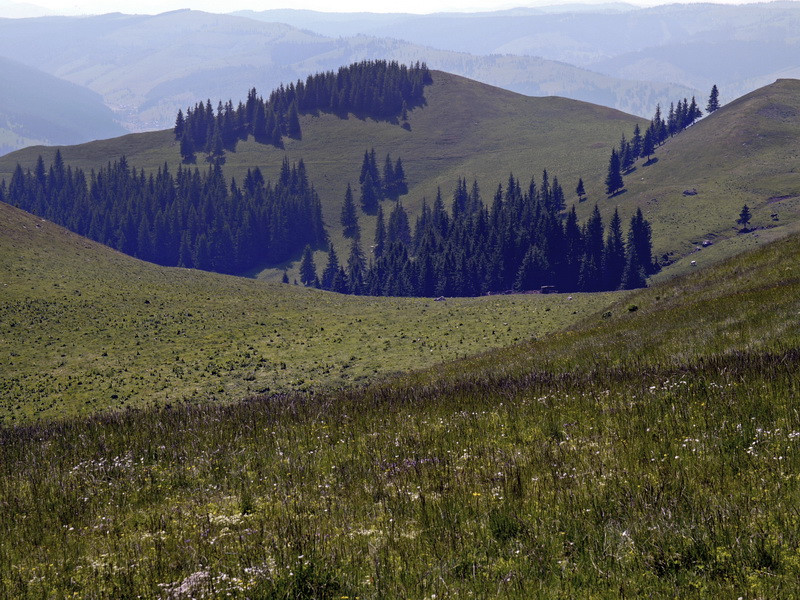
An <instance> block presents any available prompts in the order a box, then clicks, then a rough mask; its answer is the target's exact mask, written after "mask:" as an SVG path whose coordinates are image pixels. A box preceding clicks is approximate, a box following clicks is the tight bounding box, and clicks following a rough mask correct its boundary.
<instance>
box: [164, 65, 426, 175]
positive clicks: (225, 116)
mask: <svg viewBox="0 0 800 600" xmlns="http://www.w3.org/2000/svg"><path fill="white" fill-rule="evenodd" d="M431 82H432V79H431V74H430V71H429V70H428V67H427V66H426V65H425V63H422V64H420V63H416V64H415V65H412V66H406V65H401V64H399V63H397V62H394V61H392V62H387V61H384V60H375V61H362V62H360V63H354V64H352V65H350V66H348V67H341V68H340V69H339V71H338V72H336V73H334V72H333V71H327V72H324V73H317V74H316V75H309V76H308V78H307V79H306V81H305V82H303V81H301V80H298V81H297V83H290V84H289V85H288V86H287V87H284V86H283V85H281V86H280V87H278V89H276V90H273V91H272V93H271V94H270V95H269V98H268V99H266V100H265V99H264V98H262V97H261V96H259V95H258V92H256V90H255V88H253V89H251V90H250V91H249V92H248V94H247V101H246V102H245V103H242V102H239V104H238V106H236V107H235V108H234V106H233V103H232V102H231V101H230V100H229V101H228V102H227V103H225V104H222V102H220V103H218V105H217V109H216V112H215V111H214V109H213V107H212V105H211V100H207V101H206V102H205V103H203V102H199V103H197V104H195V106H194V108H191V107H190V108H188V109H187V111H186V114H184V113H183V111H182V110H181V111H178V116H177V118H176V120H175V127H174V130H173V131H174V133H175V139H177V140H179V141H180V143H181V155H182V156H183V158H184V160H185V161H186V162H193V161H194V160H195V158H196V157H195V154H196V153H198V152H204V153H206V154H207V155H208V157H209V159H211V160H221V159H222V157H223V155H224V152H225V150H231V151H233V150H235V149H236V143H237V141H238V140H244V139H247V137H248V136H250V135H252V136H253V137H254V139H255V140H256V141H257V142H260V143H263V144H272V145H274V146H277V147H281V145H282V139H283V137H285V136H287V137H290V138H295V139H299V138H300V137H301V136H302V131H301V128H300V120H299V115H300V114H307V113H315V112H326V113H334V114H339V115H346V114H347V113H354V114H356V115H359V116H362V117H372V118H375V119H398V118H400V119H403V120H405V119H406V112H407V111H408V110H409V109H411V108H414V107H415V106H420V105H422V104H423V103H424V101H425V98H424V87H425V86H426V85H428V84H430V83H431Z"/></svg>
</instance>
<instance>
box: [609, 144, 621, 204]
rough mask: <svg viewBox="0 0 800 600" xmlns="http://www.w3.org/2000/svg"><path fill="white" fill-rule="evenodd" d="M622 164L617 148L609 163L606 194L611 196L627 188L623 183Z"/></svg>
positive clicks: (612, 152)
mask: <svg viewBox="0 0 800 600" xmlns="http://www.w3.org/2000/svg"><path fill="white" fill-rule="evenodd" d="M621 169H622V163H621V161H620V159H619V154H618V153H617V150H616V148H615V149H614V150H612V151H611V158H610V159H609V161H608V174H607V175H606V193H607V194H608V195H609V196H611V195H613V194H616V193H617V192H618V191H620V190H621V189H622V188H623V187H625V183H624V182H623V181H622V171H621Z"/></svg>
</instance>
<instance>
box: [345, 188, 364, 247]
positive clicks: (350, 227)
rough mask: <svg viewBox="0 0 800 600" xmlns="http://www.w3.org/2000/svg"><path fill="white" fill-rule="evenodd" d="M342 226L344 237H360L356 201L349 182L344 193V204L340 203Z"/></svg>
mask: <svg viewBox="0 0 800 600" xmlns="http://www.w3.org/2000/svg"><path fill="white" fill-rule="evenodd" d="M342 228H343V233H344V237H346V238H359V237H361V228H360V227H359V226H358V211H357V209H356V203H355V202H354V201H353V190H352V188H351V187H350V184H349V183H348V184H347V190H346V191H345V193H344V204H343V205H342Z"/></svg>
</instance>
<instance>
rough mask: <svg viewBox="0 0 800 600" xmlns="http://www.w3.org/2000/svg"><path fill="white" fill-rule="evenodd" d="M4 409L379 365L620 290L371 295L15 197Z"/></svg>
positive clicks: (1, 418) (286, 384) (500, 334)
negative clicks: (231, 268) (137, 248)
mask: <svg viewBox="0 0 800 600" xmlns="http://www.w3.org/2000/svg"><path fill="white" fill-rule="evenodd" d="M0 231H2V235H1V236H0V272H2V273H3V280H2V282H1V286H0V298H1V299H2V303H0V357H2V364H3V365H4V368H3V369H2V370H1V371H0V422H4V423H6V424H11V423H20V422H30V421H31V420H36V419H42V418H46V419H54V418H61V417H65V416H74V415H79V414H92V413H95V412H98V411H107V410H111V409H119V408H123V407H124V408H141V407H144V406H148V405H154V404H157V405H163V404H165V403H183V402H194V403H196V402H207V401H225V402H229V401H232V400H238V399H240V398H242V397H244V396H247V395H250V394H257V393H274V392H286V391H289V390H302V391H314V390H319V389H322V388H331V387H333V388H338V387H344V386H353V385H364V384H366V383H369V382H371V381H373V380H374V379H375V378H377V377H379V376H383V375H386V374H388V373H394V372H404V371H409V370H412V369H418V368H421V367H425V366H430V365H433V364H435V363H438V362H442V361H444V360H449V359H453V358H457V357H463V356H466V355H470V354H475V353H479V352H482V351H485V350H488V349H491V348H499V347H502V346H507V345H509V344H513V343H516V342H519V341H522V340H527V339H530V338H531V337H541V336H544V335H547V334H549V333H551V332H553V331H555V330H557V329H560V328H562V327H564V326H566V325H568V324H571V323H574V322H576V321H578V320H579V319H581V318H583V317H584V316H586V315H588V314H590V313H592V312H595V311H596V310H599V309H600V308H602V306H604V305H605V304H607V303H608V302H610V301H611V300H612V299H613V298H615V297H616V296H617V294H613V293H612V294H600V295H592V294H575V295H573V296H572V297H571V299H567V297H565V296H563V295H535V294H534V295H513V296H492V297H484V298H450V299H447V300H446V301H444V302H436V301H434V300H433V299H432V298H428V299H420V298H408V299H407V298H365V297H352V296H342V295H339V294H332V293H328V292H321V291H318V290H313V289H307V288H304V287H303V286H295V285H284V284H273V283H266V282H262V281H256V280H252V279H243V278H237V277H226V276H222V275H217V274H213V273H205V272H200V271H192V270H186V269H168V268H161V267H156V266H154V265H151V264H148V263H143V262H141V261H138V260H135V259H132V258H130V257H127V256H124V255H122V254H119V253H117V252H114V251H112V250H110V249H108V248H106V247H105V246H101V245H99V244H95V243H93V242H90V241H88V240H86V239H84V238H81V237H79V236H77V235H74V234H71V233H69V232H67V231H66V230H64V229H62V228H60V227H57V226H55V225H53V224H51V223H48V222H45V221H42V220H41V219H38V218H36V217H33V216H31V215H29V214H27V213H24V212H22V211H19V210H17V209H15V208H12V207H10V206H8V205H0Z"/></svg>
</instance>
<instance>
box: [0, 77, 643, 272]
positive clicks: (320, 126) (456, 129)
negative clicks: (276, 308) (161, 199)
mask: <svg viewBox="0 0 800 600" xmlns="http://www.w3.org/2000/svg"><path fill="white" fill-rule="evenodd" d="M433 78H434V84H433V85H432V86H430V87H428V88H426V99H427V106H426V107H424V108H421V109H416V110H414V111H412V112H411V114H410V118H409V122H410V124H411V131H406V130H404V129H402V128H401V127H399V126H398V125H393V124H390V123H386V122H375V121H372V120H359V119H356V118H353V117H351V118H349V119H348V120H341V119H339V118H337V117H333V116H330V115H323V116H320V117H312V116H306V117H304V118H303V119H302V120H301V123H302V126H303V139H302V140H299V141H298V140H286V150H285V151H284V150H279V149H275V148H273V147H270V146H263V145H260V144H256V143H254V142H252V141H249V142H246V143H240V144H239V145H238V148H237V152H235V153H228V155H227V162H226V165H225V168H226V170H227V171H228V173H230V174H231V175H234V176H235V177H236V178H237V180H238V181H240V182H241V180H242V177H243V174H244V172H246V170H247V168H251V167H255V166H259V167H260V168H261V169H262V171H264V173H265V176H266V177H269V178H272V179H274V178H275V177H276V176H277V174H278V171H279V169H280V164H281V162H282V160H283V158H284V156H288V157H289V159H290V160H292V161H296V160H299V159H300V158H302V159H303V160H304V161H305V163H306V165H307V167H308V171H309V175H310V177H311V180H312V182H313V183H314V185H315V186H316V188H317V190H318V191H319V192H320V195H321V197H322V201H323V211H324V217H325V221H326V223H327V224H328V227H329V229H330V231H331V237H332V239H333V241H334V244H335V245H336V249H337V252H338V253H339V256H345V257H346V256H347V252H348V250H349V244H347V243H345V241H344V240H343V238H342V237H341V234H340V229H341V228H340V225H339V218H340V214H341V206H342V203H343V201H344V191H345V188H346V186H347V182H348V181H349V182H352V183H353V184H355V186H356V188H357V186H358V176H359V173H360V170H361V161H362V159H363V156H364V150H365V149H368V148H372V147H374V148H375V151H376V153H377V156H378V160H379V163H380V164H379V166H380V167H381V168H382V167H383V160H384V158H385V156H386V154H387V153H391V155H392V158H393V159H394V160H396V159H397V158H398V157H401V158H402V159H403V164H404V168H405V171H406V176H407V178H408V182H409V188H410V189H409V194H408V195H407V196H405V197H404V198H403V204H404V206H406V207H407V209H410V210H411V211H412V212H413V211H416V210H417V209H418V208H419V207H420V205H421V201H422V198H423V197H427V199H428V201H429V202H431V201H432V200H433V198H434V197H435V195H436V189H437V187H438V186H441V188H442V192H443V194H445V198H447V199H448V201H449V198H450V195H451V193H452V190H453V188H454V187H455V184H456V181H457V179H458V178H459V177H466V178H467V179H468V180H470V182H471V181H472V180H473V179H477V180H478V181H479V183H480V184H481V185H482V186H483V188H482V192H483V195H484V201H485V202H487V203H489V202H491V198H492V195H493V194H494V191H495V189H496V187H497V184H498V183H501V182H502V183H505V182H506V181H507V179H508V174H509V172H513V173H514V174H515V175H516V176H517V177H519V178H521V179H522V180H523V181H524V182H526V183H527V181H528V180H529V179H530V177H531V175H534V176H535V177H536V179H537V181H539V180H540V179H541V174H542V170H543V169H545V168H546V169H548V171H549V172H550V175H551V177H552V176H553V175H556V176H558V178H559V180H560V181H561V182H562V184H563V186H564V188H565V191H566V193H567V194H568V195H571V194H572V190H573V189H574V187H575V185H576V184H577V180H578V177H583V179H584V181H586V182H587V190H588V193H589V194H590V196H591V197H593V198H598V197H600V194H601V191H602V178H603V177H604V170H605V168H606V166H607V160H608V153H609V152H610V147H611V145H612V144H614V143H616V141H617V140H618V139H619V137H620V136H621V135H622V133H623V132H624V131H627V130H631V131H632V130H633V126H634V124H635V123H636V122H637V121H638V122H640V123H642V121H641V119H637V118H636V117H632V116H630V115H626V114H624V113H621V112H618V111H615V110H612V109H608V108H604V107H600V106H594V105H590V104H585V103H581V102H576V101H573V100H566V99H563V98H530V97H526V96H521V95H519V94H514V93H513V92H508V91H506V90H502V89H499V88H494V87H491V86H487V85H484V84H480V83H477V82H474V81H470V80H467V79H464V78H461V77H458V76H455V75H449V74H445V73H440V72H435V73H434V76H433ZM61 151H62V153H63V155H64V159H65V161H67V162H68V163H69V164H73V165H77V166H80V167H83V168H85V169H89V168H92V167H97V166H98V165H101V164H105V163H106V162H107V161H108V160H113V159H115V158H117V157H119V156H120V155H122V154H125V155H126V156H127V157H128V162H129V164H131V165H133V166H136V167H143V168H146V169H155V168H157V167H159V166H161V165H163V164H164V163H165V162H167V163H168V164H169V165H171V166H172V168H173V169H174V168H175V166H174V165H177V164H178V161H179V160H180V156H179V153H178V145H177V143H176V142H174V140H173V139H172V136H171V134H170V133H168V132H154V133H145V134H136V135H129V136H125V137H121V138H118V139H117V140H110V141H99V142H94V143H90V144H84V145H80V146H72V147H66V148H61ZM39 154H42V155H43V156H44V158H45V160H46V161H48V160H50V159H52V156H53V155H54V154H55V148H43V147H35V148H27V149H24V150H22V151H20V152H16V153H13V154H11V155H9V156H7V157H3V158H0V178H6V179H8V178H9V177H10V173H11V172H12V171H13V168H14V166H15V165H16V164H17V162H19V163H20V164H22V165H23V166H25V167H28V166H30V167H32V166H33V165H35V162H36V158H37V156H39ZM201 168H202V166H201ZM387 206H388V203H387ZM361 224H362V228H363V232H364V233H363V238H364V239H365V240H369V241H371V240H372V236H373V231H374V217H363V216H362V219H361ZM298 258H299V257H298ZM320 260H321V257H320ZM318 263H319V260H318ZM272 276H273V277H279V276H280V272H277V271H276V272H273V273H272Z"/></svg>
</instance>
